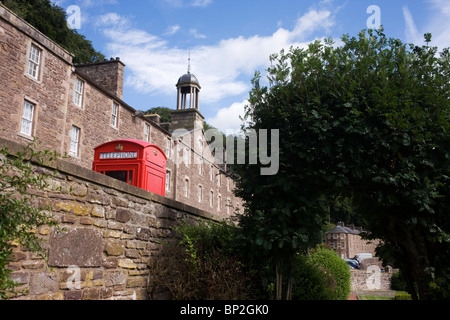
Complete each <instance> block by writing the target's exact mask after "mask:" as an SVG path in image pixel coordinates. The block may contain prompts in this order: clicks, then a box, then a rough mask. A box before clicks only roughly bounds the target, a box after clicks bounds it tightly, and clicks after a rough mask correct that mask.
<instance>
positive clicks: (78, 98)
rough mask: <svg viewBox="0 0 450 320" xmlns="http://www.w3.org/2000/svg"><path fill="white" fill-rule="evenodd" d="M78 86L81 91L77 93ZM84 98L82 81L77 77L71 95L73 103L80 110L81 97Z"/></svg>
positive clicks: (81, 105) (81, 104)
mask: <svg viewBox="0 0 450 320" xmlns="http://www.w3.org/2000/svg"><path fill="white" fill-rule="evenodd" d="M78 84H81V91H79V89H80V88H79V86H78ZM83 96H84V81H83V80H81V79H80V78H78V77H77V79H76V81H75V90H74V95H73V103H74V104H75V105H76V106H77V107H80V108H82V107H83V100H84V99H83V98H84V97H83Z"/></svg>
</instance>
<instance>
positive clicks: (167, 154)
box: [166, 138, 172, 159]
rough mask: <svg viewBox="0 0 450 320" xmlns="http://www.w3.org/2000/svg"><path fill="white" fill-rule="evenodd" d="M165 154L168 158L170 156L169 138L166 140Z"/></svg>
mask: <svg viewBox="0 0 450 320" xmlns="http://www.w3.org/2000/svg"><path fill="white" fill-rule="evenodd" d="M166 156H167V158H168V159H170V158H171V156H172V139H170V138H167V141H166Z"/></svg>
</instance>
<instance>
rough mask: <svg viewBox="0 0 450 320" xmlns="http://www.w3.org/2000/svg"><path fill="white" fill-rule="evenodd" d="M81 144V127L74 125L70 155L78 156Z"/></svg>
mask: <svg viewBox="0 0 450 320" xmlns="http://www.w3.org/2000/svg"><path fill="white" fill-rule="evenodd" d="M79 144H80V128H78V127H75V126H73V127H72V132H71V134H70V155H72V156H78V147H79Z"/></svg>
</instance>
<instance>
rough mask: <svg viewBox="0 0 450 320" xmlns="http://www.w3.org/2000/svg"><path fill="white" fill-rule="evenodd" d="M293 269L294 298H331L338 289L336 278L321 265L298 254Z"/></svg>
mask: <svg viewBox="0 0 450 320" xmlns="http://www.w3.org/2000/svg"><path fill="white" fill-rule="evenodd" d="M295 260H296V261H295V263H294V269H293V286H292V299H293V300H331V299H333V293H334V291H335V289H336V279H335V277H334V276H332V275H331V274H330V273H329V272H327V270H325V269H324V268H322V267H321V266H317V265H315V264H313V263H311V262H310V261H309V260H308V258H307V257H305V256H302V255H298V256H297V257H296V259H295Z"/></svg>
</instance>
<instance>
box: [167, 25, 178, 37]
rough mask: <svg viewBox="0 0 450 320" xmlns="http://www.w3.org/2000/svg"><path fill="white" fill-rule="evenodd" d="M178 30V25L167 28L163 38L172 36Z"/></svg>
mask: <svg viewBox="0 0 450 320" xmlns="http://www.w3.org/2000/svg"><path fill="white" fill-rule="evenodd" d="M178 30H180V26H179V25H174V26H170V27H168V28H167V31H166V33H165V34H164V35H165V36H173V35H174V34H175V33H177V32H178Z"/></svg>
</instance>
